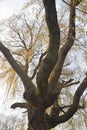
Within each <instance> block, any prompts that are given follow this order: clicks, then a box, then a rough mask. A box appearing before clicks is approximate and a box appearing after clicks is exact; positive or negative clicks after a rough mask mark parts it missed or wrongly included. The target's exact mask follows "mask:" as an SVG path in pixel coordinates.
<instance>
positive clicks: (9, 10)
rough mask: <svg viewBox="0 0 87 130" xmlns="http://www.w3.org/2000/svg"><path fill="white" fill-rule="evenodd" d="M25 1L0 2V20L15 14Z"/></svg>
mask: <svg viewBox="0 0 87 130" xmlns="http://www.w3.org/2000/svg"><path fill="white" fill-rule="evenodd" d="M24 2H25V0H0V20H2V19H4V18H8V17H9V16H11V15H12V14H14V13H17V12H18V11H19V10H20V9H21V7H22V6H23V4H24Z"/></svg>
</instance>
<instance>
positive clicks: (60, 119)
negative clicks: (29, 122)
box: [49, 77, 87, 128]
mask: <svg viewBox="0 0 87 130" xmlns="http://www.w3.org/2000/svg"><path fill="white" fill-rule="evenodd" d="M86 88H87V77H86V78H85V79H84V80H83V82H82V83H81V85H80V86H79V87H78V88H77V90H76V92H75V95H74V98H73V104H72V105H71V106H70V108H69V110H68V111H67V112H66V113H64V114H63V115H61V116H59V115H58V114H56V113H55V116H51V115H50V117H49V121H50V128H52V127H55V126H56V125H58V124H60V123H64V122H66V121H67V120H69V119H70V118H71V117H72V116H73V115H74V114H75V112H76V111H77V109H78V108H79V101H80V97H81V96H82V94H83V92H84V91H85V89H86Z"/></svg>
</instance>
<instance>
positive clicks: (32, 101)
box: [0, 0, 87, 130]
mask: <svg viewBox="0 0 87 130" xmlns="http://www.w3.org/2000/svg"><path fill="white" fill-rule="evenodd" d="M43 4H44V7H45V16H46V23H47V27H48V31H49V47H48V49H47V51H46V52H45V53H43V54H42V55H41V56H40V60H39V67H38V68H37V69H36V71H35V73H34V76H35V75H36V85H35V84H34V82H33V78H31V77H29V75H28V74H27V72H26V70H25V69H23V68H22V67H21V66H20V64H18V63H17V61H16V60H15V58H14V57H13V56H12V53H11V52H10V51H9V49H8V48H7V47H5V46H4V45H3V43H2V42H0V51H1V52H2V53H3V55H4V56H5V58H6V59H7V61H8V62H9V64H10V65H11V66H12V68H13V69H14V70H15V71H16V73H17V74H18V76H19V77H20V78H21V80H22V82H23V85H24V90H25V91H24V93H23V97H24V99H25V101H26V102H24V103H14V104H13V105H12V106H11V108H13V109H15V108H16V107H20V108H26V109H27V111H28V121H29V123H28V129H27V130H34V129H35V130H49V129H51V128H54V127H55V126H56V125H58V124H61V123H64V122H66V121H68V120H69V119H70V118H71V117H72V116H73V115H74V114H75V112H76V111H77V109H78V108H80V107H81V106H80V105H79V101H80V98H81V96H82V94H83V92H84V91H85V89H86V87H87V77H85V78H84V80H83V81H82V83H81V84H80V86H79V87H78V88H77V90H76V92H75V94H74V97H73V103H72V104H70V105H69V106H68V107H69V109H68V110H67V112H64V111H63V109H64V107H61V106H59V104H58V100H59V96H60V92H61V90H62V89H63V88H64V87H65V86H67V85H70V84H75V83H72V81H73V79H70V80H67V81H66V82H65V81H64V82H62V83H61V82H60V80H59V78H60V76H61V72H62V69H63V65H64V62H65V58H66V56H67V54H68V53H69V51H70V49H71V48H72V46H73V44H74V41H75V36H76V30H75V28H76V27H75V17H76V6H77V5H79V4H80V1H78V2H77V1H75V0H71V3H70V4H69V7H70V14H69V30H68V34H67V39H66V42H65V44H64V45H62V47H61V44H60V27H59V24H58V20H57V12H56V2H55V0H43ZM50 106H52V107H51V111H50V114H47V113H46V110H47V108H48V107H50ZM61 112H62V114H61Z"/></svg>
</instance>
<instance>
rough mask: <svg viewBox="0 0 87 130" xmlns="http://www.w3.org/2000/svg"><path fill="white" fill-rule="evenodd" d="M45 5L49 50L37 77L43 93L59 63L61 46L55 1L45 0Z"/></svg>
mask: <svg viewBox="0 0 87 130" xmlns="http://www.w3.org/2000/svg"><path fill="white" fill-rule="evenodd" d="M43 3H44V7H45V13H46V23H47V27H48V30H49V48H48V51H47V55H46V57H45V58H44V60H43V63H42V65H41V67H40V69H39V71H38V73H37V77H36V80H37V86H38V88H39V90H40V92H41V93H44V90H45V92H46V91H47V88H48V78H49V75H50V73H51V71H52V69H53V68H54V66H55V64H56V62H57V57H58V49H59V45H60V29H59V25H58V21H57V13H56V6H55V0H51V1H50V0H43Z"/></svg>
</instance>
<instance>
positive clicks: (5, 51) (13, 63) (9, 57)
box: [0, 42, 35, 93]
mask: <svg viewBox="0 0 87 130" xmlns="http://www.w3.org/2000/svg"><path fill="white" fill-rule="evenodd" d="M0 51H1V52H2V53H3V55H4V56H5V58H6V59H7V61H8V62H9V64H10V65H11V66H12V68H13V69H14V70H15V71H16V72H17V74H18V75H19V77H20V78H21V80H22V81H23V84H24V87H25V90H26V91H32V92H33V93H34V92H35V86H34V84H33V83H32V81H31V80H30V79H29V77H28V75H27V74H26V72H25V71H24V70H23V69H22V68H21V67H20V66H19V65H18V63H17V62H16V61H15V59H14V58H13V56H12V54H11V53H10V51H9V50H8V49H7V48H6V47H5V46H4V45H3V44H2V42H0Z"/></svg>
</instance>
